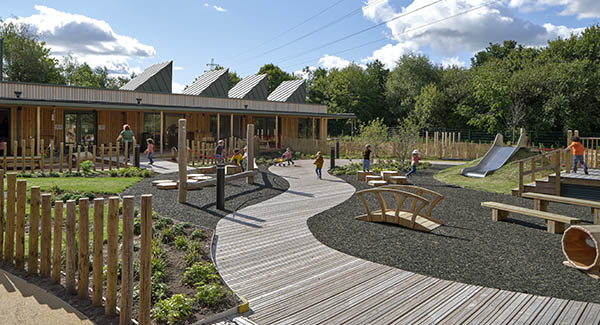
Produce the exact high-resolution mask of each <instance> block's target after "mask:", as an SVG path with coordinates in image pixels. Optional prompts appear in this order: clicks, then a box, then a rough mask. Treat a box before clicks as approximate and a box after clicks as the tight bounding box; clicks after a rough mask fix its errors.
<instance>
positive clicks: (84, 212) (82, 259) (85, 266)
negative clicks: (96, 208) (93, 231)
mask: <svg viewBox="0 0 600 325" xmlns="http://www.w3.org/2000/svg"><path fill="white" fill-rule="evenodd" d="M89 207H90V200H89V199H88V198H87V197H86V198H81V199H79V222H78V224H77V226H78V228H79V229H78V231H79V236H78V245H77V248H78V250H79V252H78V253H79V258H78V260H77V261H78V263H77V276H78V278H77V295H78V296H79V298H82V299H87V297H88V288H89V281H90V280H89V277H90V251H89V247H90V244H89V243H90V226H89V222H90V218H89V214H88V211H89Z"/></svg>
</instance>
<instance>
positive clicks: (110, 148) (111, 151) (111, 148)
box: [108, 142, 113, 170]
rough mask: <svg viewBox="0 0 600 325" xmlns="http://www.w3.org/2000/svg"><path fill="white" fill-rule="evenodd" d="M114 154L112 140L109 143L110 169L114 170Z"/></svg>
mask: <svg viewBox="0 0 600 325" xmlns="http://www.w3.org/2000/svg"><path fill="white" fill-rule="evenodd" d="M112 156H113V146H112V142H110V143H109V144H108V170H112V164H113V162H112Z"/></svg>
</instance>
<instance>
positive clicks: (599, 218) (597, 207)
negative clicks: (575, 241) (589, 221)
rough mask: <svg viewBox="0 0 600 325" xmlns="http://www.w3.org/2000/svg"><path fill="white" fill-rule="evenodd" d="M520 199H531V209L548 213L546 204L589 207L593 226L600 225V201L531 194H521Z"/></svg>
mask: <svg viewBox="0 0 600 325" xmlns="http://www.w3.org/2000/svg"><path fill="white" fill-rule="evenodd" d="M522 197H524V198H528V199H533V208H534V209H536V210H540V211H548V203H550V202H555V203H564V204H571V205H577V206H582V207H589V208H591V209H592V215H593V216H594V224H595V225H598V224H600V201H591V200H582V199H576V198H570V197H564V196H557V195H550V194H542V193H533V192H526V193H523V195H522Z"/></svg>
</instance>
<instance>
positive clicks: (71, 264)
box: [65, 200, 77, 294]
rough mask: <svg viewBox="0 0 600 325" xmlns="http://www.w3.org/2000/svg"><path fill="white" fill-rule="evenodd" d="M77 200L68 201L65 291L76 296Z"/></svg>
mask: <svg viewBox="0 0 600 325" xmlns="http://www.w3.org/2000/svg"><path fill="white" fill-rule="evenodd" d="M75 214H76V211H75V200H68V201H67V217H66V218H67V226H66V234H67V235H66V243H65V250H66V253H67V254H66V255H67V256H66V270H65V272H66V274H67V275H66V280H65V289H66V290H67V292H68V293H70V294H75V293H76V292H77V291H76V289H75V272H76V270H77V267H76V266H75V259H76V258H77V256H76V255H77V252H76V251H75V245H76V243H75V223H76V219H75Z"/></svg>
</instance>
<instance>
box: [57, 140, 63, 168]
mask: <svg viewBox="0 0 600 325" xmlns="http://www.w3.org/2000/svg"><path fill="white" fill-rule="evenodd" d="M64 154H65V143H64V142H61V143H60V152H59V153H58V155H59V159H60V164H59V165H58V171H59V172H61V173H62V172H63V160H64Z"/></svg>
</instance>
